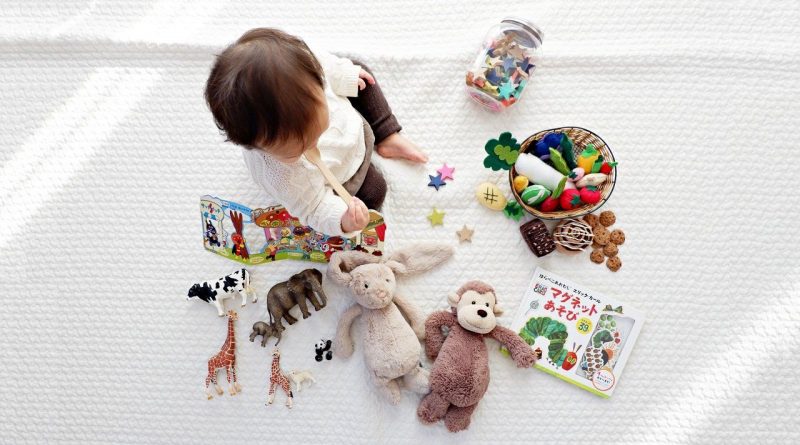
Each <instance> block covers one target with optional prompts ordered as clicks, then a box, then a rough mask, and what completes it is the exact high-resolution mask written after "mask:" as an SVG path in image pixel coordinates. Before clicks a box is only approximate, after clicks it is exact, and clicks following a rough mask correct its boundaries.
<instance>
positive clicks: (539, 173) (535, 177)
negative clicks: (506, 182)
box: [514, 153, 575, 196]
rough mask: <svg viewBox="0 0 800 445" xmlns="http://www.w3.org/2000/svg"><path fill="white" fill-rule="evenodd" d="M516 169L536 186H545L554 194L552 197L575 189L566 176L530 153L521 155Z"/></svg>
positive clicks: (515, 165)
mask: <svg viewBox="0 0 800 445" xmlns="http://www.w3.org/2000/svg"><path fill="white" fill-rule="evenodd" d="M514 168H515V169H516V171H517V172H519V173H520V174H521V175H524V176H527V177H528V179H529V180H530V181H531V182H533V183H534V184H539V185H543V186H545V187H546V188H547V189H548V190H550V191H551V192H552V196H559V195H561V191H562V190H564V189H574V188H575V185H574V184H572V183H571V182H567V177H566V176H564V175H563V174H561V173H559V172H558V170H556V169H554V168H553V167H550V166H549V165H547V163H545V162H544V161H542V160H541V159H539V158H537V157H536V156H534V155H532V154H529V153H520V154H519V157H517V162H516V164H514Z"/></svg>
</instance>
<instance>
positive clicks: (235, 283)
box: [186, 269, 256, 317]
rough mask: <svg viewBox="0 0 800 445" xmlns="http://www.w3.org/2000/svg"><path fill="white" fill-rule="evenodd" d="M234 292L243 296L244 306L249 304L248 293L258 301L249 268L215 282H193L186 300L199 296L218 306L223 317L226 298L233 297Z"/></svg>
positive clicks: (218, 310)
mask: <svg viewBox="0 0 800 445" xmlns="http://www.w3.org/2000/svg"><path fill="white" fill-rule="evenodd" d="M234 294H237V295H239V296H240V297H242V307H244V306H245V305H246V304H247V296H246V295H251V296H252V297H253V301H256V293H255V289H253V287H252V286H250V272H248V271H247V269H239V270H237V271H235V272H233V273H231V274H228V275H225V276H224V277H222V278H220V279H219V280H217V281H214V282H209V281H203V282H202V283H195V284H193V285H192V287H190V288H189V293H188V294H187V295H186V301H189V300H191V299H192V298H197V299H199V300H203V301H205V302H206V303H209V304H213V305H214V306H215V307H216V308H217V313H218V315H219V316H220V317H222V316H223V315H225V303H224V300H226V299H228V298H233V296H234ZM245 294H246V295H245Z"/></svg>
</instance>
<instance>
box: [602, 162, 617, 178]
mask: <svg viewBox="0 0 800 445" xmlns="http://www.w3.org/2000/svg"><path fill="white" fill-rule="evenodd" d="M616 166H617V163H616V162H603V165H601V166H600V173H603V174H604V175H610V174H611V170H613V169H614V167H616Z"/></svg>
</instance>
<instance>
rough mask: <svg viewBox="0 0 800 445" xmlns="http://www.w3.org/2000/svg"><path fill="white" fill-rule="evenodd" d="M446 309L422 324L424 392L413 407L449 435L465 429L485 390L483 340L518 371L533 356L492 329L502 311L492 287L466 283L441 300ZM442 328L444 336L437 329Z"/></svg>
mask: <svg viewBox="0 0 800 445" xmlns="http://www.w3.org/2000/svg"><path fill="white" fill-rule="evenodd" d="M447 300H448V302H449V303H450V306H451V310H449V311H439V312H434V313H433V314H431V316H430V317H428V320H427V321H426V322H425V335H426V338H425V354H426V355H427V356H428V357H429V358H430V359H432V360H434V359H435V361H434V363H433V369H432V370H431V375H430V391H431V392H430V394H428V395H427V396H425V398H423V399H422V402H420V404H419V407H418V408H417V416H419V419H420V421H422V422H423V423H427V424H430V423H434V422H437V421H439V420H441V419H444V424H445V426H446V427H447V429H448V430H449V431H451V432H457V431H461V430H464V429H467V428H468V427H469V424H470V422H471V417H472V412H473V411H475V408H476V407H477V404H478V402H480V400H481V399H482V398H483V395H484V394H485V393H486V389H487V388H488V387H489V353H488V350H487V347H486V341H485V340H484V338H486V337H488V338H493V339H495V340H497V341H498V342H500V344H502V345H504V346H505V347H506V348H507V349H508V351H509V352H510V353H511V358H512V359H513V360H514V362H515V363H516V364H517V366H518V367H520V368H529V367H531V366H533V364H534V363H535V362H536V355H535V353H534V352H533V351H532V350H531V348H530V346H528V344H527V343H525V341H523V339H522V338H521V337H520V336H518V335H517V334H516V333H514V331H512V330H510V329H507V328H504V327H502V326H498V325H497V318H496V316H497V315H499V314H501V313H502V311H501V310H500V307H499V306H498V304H497V296H496V294H495V291H494V288H492V286H490V285H488V284H486V283H484V282H482V281H469V282H467V283H465V284H464V285H463V286H461V288H460V289H458V291H457V292H456V293H454V294H451V295H450V296H448V298H447ZM444 328H447V336H446V337H445V335H444V333H443V331H442V330H443V329H444Z"/></svg>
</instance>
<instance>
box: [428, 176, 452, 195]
mask: <svg viewBox="0 0 800 445" xmlns="http://www.w3.org/2000/svg"><path fill="white" fill-rule="evenodd" d="M428 177H429V178H431V182H429V183H428V187H433V188H435V189H436V191H437V192H438V191H439V187H444V186H445V185H447V184H445V183H444V181H442V174H441V173H439V174H438V175H436V176H433V175H428Z"/></svg>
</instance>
